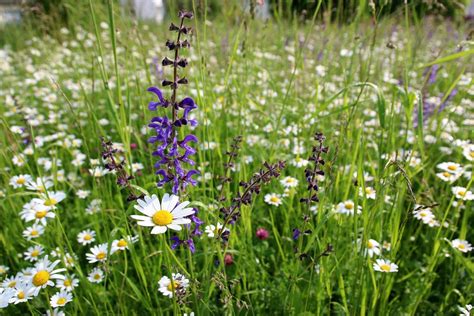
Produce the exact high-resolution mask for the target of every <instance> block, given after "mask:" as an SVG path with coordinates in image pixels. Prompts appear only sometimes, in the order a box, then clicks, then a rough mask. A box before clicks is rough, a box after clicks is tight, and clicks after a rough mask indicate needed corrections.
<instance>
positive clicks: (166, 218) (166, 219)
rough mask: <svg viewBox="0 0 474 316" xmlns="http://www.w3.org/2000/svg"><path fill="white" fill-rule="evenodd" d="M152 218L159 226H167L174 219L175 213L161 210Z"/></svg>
mask: <svg viewBox="0 0 474 316" xmlns="http://www.w3.org/2000/svg"><path fill="white" fill-rule="evenodd" d="M151 220H152V221H153V223H155V224H156V225H158V226H166V225H169V224H171V222H172V221H173V215H172V214H171V213H170V212H168V211H165V210H159V211H158V212H156V213H155V214H154V215H153V217H152V218H151Z"/></svg>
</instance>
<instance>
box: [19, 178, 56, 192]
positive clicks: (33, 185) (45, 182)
mask: <svg viewBox="0 0 474 316" xmlns="http://www.w3.org/2000/svg"><path fill="white" fill-rule="evenodd" d="M52 186H53V181H51V180H49V179H45V178H39V177H38V178H36V181H34V180H32V181H29V182H27V183H26V188H27V189H28V190H30V191H38V192H40V193H44V192H46V190H48V189H49V188H51V187H52Z"/></svg>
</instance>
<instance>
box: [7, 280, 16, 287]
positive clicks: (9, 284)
mask: <svg viewBox="0 0 474 316" xmlns="http://www.w3.org/2000/svg"><path fill="white" fill-rule="evenodd" d="M15 285H16V281H11V282H10V283H8V287H15Z"/></svg>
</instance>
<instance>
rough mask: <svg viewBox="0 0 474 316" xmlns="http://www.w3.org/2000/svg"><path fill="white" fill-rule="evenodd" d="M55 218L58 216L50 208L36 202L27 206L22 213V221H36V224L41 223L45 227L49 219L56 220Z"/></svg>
mask: <svg viewBox="0 0 474 316" xmlns="http://www.w3.org/2000/svg"><path fill="white" fill-rule="evenodd" d="M55 216H56V214H55V213H54V212H53V211H52V208H51V207H50V206H45V205H44V204H39V203H34V202H33V203H27V204H25V205H24V206H23V210H22V211H21V213H20V217H21V219H23V220H24V221H25V222H30V221H35V224H38V223H41V224H42V225H44V226H45V225H46V223H47V220H48V219H50V218H54V217H55Z"/></svg>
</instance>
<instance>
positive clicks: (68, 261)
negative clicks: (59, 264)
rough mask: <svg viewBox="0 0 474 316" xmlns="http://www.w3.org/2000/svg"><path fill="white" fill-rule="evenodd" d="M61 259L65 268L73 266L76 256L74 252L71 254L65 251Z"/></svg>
mask: <svg viewBox="0 0 474 316" xmlns="http://www.w3.org/2000/svg"><path fill="white" fill-rule="evenodd" d="M62 260H63V263H64V265H65V266H66V268H72V267H74V265H75V262H76V261H77V256H76V255H75V254H72V255H71V254H69V253H65V254H64V257H63V258H62Z"/></svg>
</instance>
